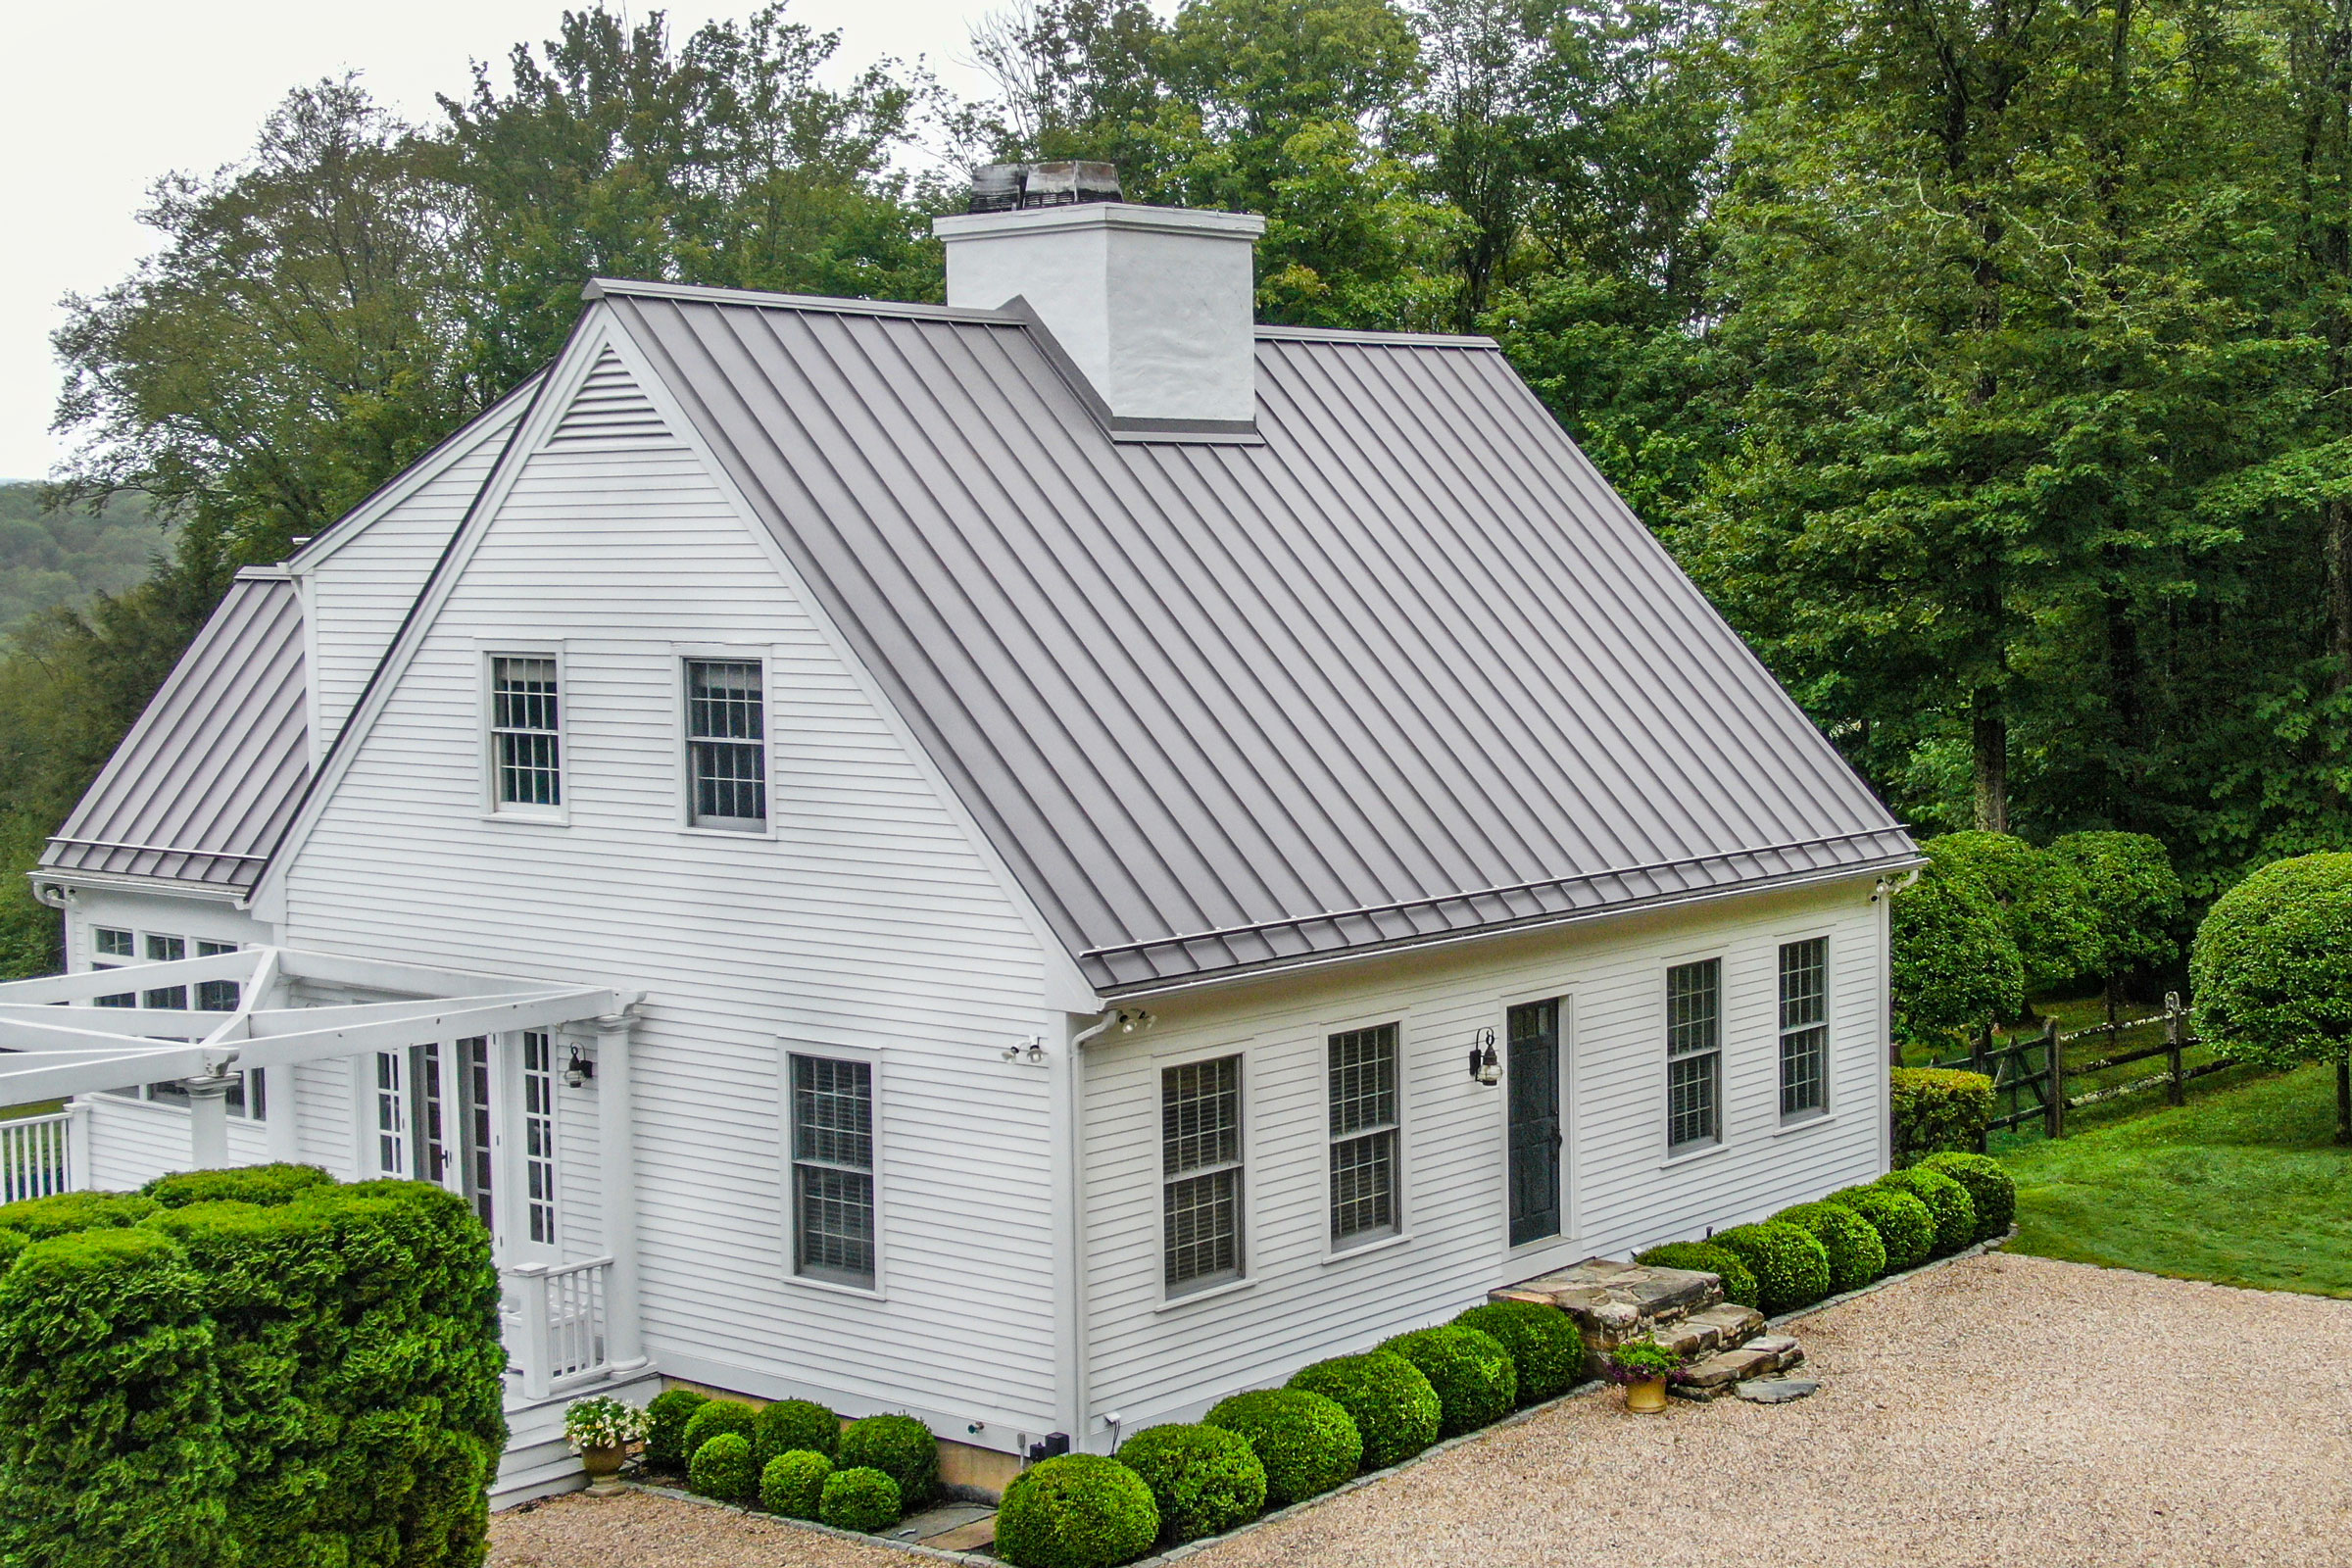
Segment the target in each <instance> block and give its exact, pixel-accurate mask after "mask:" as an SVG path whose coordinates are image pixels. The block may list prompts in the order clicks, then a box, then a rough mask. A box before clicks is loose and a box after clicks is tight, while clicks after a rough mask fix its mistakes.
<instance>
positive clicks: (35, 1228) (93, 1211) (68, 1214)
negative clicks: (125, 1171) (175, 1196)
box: [0, 1193, 162, 1242]
mask: <svg viewBox="0 0 2352 1568" xmlns="http://www.w3.org/2000/svg"><path fill="white" fill-rule="evenodd" d="M161 1206H162V1205H161V1204H159V1203H157V1202H156V1201H155V1200H154V1199H152V1198H143V1197H141V1196H140V1195H139V1194H137V1193H58V1194H56V1195H55V1196H53V1197H49V1198H27V1199H25V1200H23V1201H19V1202H14V1203H9V1204H7V1205H5V1206H0V1227H5V1228H6V1229H8V1230H12V1231H22V1232H24V1233H25V1237H26V1239H28V1240H30V1241H35V1242H45V1241H47V1240H48V1239H49V1238H50V1237H52V1236H72V1235H74V1234H76V1233H78V1232H81V1231H98V1230H108V1229H112V1228H115V1227H120V1226H126V1225H136V1224H137V1223H138V1222H139V1221H141V1220H143V1219H145V1218H146V1217H147V1216H148V1215H150V1214H152V1213H154V1212H155V1211H156V1209H158V1208H159V1207H161Z"/></svg>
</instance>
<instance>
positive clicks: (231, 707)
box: [41, 567, 310, 890]
mask: <svg viewBox="0 0 2352 1568" xmlns="http://www.w3.org/2000/svg"><path fill="white" fill-rule="evenodd" d="M302 643H303V639H302V600H301V596H300V594H299V593H298V592H297V591H296V588H295V585H294V583H293V580H292V579H291V578H290V577H289V576H288V575H287V574H286V573H285V572H284V571H283V570H276V569H269V568H256V567H247V568H246V569H245V570H243V571H240V572H239V573H237V578H236V581H235V582H233V583H232V584H230V585H229V590H228V594H227V596H226V597H225V598H223V599H222V600H221V605H220V608H219V609H217V610H215V611H214V612H213V616H212V619H210V620H208V621H206V622H205V625H204V629H203V630H202V631H200V632H198V633H197V634H196V640H195V642H194V643H192V644H191V645H190V646H189V648H188V651H187V652H186V653H185V654H184V655H182V656H181V657H180V661H179V663H178V664H177V665H176V666H175V667H174V668H173V669H172V674H171V677H170V678H169V679H168V680H166V681H165V682H164V684H163V688H162V689H161V690H160V691H158V692H157V693H156V694H155V696H154V698H153V699H152V700H150V701H149V703H148V704H147V710H146V711H145V712H143V713H141V714H140V715H139V718H138V722H137V723H135V724H133V725H132V726H131V728H130V733H129V734H127V735H125V736H124V737H123V743H122V745H120V746H118V747H117V748H115V755H114V756H113V757H112V758H111V759H109V760H108V761H107V764H106V767H105V769H104V770H103V771H101V772H100V773H99V775H98V778H97V781H96V782H95V783H93V784H91V786H90V788H89V790H88V792H87V793H86V794H84V795H83V796H82V798H81V804H80V805H78V806H76V807H75V808H74V809H73V815H72V816H70V817H68V818H67V819H66V825H65V826H64V827H63V828H61V829H60V830H59V831H58V834H57V836H56V837H55V838H53V839H51V840H50V841H49V847H48V849H47V850H46V851H45V852H44V853H43V854H42V856H41V864H42V865H43V866H44V867H47V868H49V869H53V870H71V871H87V872H103V873H108V874H111V875H117V876H138V877H151V878H156V879H159V880H163V881H170V882H179V883H195V884H200V885H205V886H213V887H224V888H235V889H239V890H243V889H246V888H250V887H251V886H252V885H253V884H254V882H255V880H256V879H257V878H258V877H259V876H260V875H261V871H262V864H263V860H264V859H265V858H266V857H267V856H268V855H269V853H270V848H271V846H272V845H274V844H275V843H276V842H277V838H278V835H279V833H280V832H281V831H283V829H284V828H285V825H286V823H287V822H288V821H289V820H290V819H291V818H292V816H293V814H294V809H295V807H296V805H297V804H298V803H299V802H300V800H301V798H302V791H303V786H304V783H305V780H306V778H307V776H308V773H309V766H310V747H309V742H308V738H307V736H306V734H305V732H304V707H305V704H304V694H303V669H302Z"/></svg>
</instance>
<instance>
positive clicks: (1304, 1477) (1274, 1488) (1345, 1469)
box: [1201, 1389, 1364, 1508]
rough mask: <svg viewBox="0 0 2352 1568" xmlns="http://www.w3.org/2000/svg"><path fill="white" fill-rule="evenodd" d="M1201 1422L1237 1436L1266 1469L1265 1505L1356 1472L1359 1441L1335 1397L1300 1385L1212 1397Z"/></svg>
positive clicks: (1322, 1488)
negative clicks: (1315, 1392) (1307, 1389)
mask: <svg viewBox="0 0 2352 1568" xmlns="http://www.w3.org/2000/svg"><path fill="white" fill-rule="evenodd" d="M1201 1421H1202V1424H1203V1425H1206V1426H1212V1427H1222V1428H1223V1429H1224V1430H1226V1431H1228V1432H1232V1433H1236V1434H1238V1435H1239V1436H1240V1437H1241V1438H1242V1440H1243V1441H1244V1442H1246V1443H1248V1444H1249V1445H1250V1452H1251V1453H1254V1454H1256V1455H1257V1462H1258V1463H1259V1464H1260V1465H1262V1466H1264V1467H1265V1472H1266V1506H1267V1507H1269V1508H1282V1507H1287V1506H1289V1505H1290V1504H1292V1503H1294V1502H1303V1501H1304V1500H1305V1499H1307V1498H1308V1497H1311V1496H1314V1495H1316V1494H1318V1493H1323V1492H1329V1491H1330V1490H1331V1489H1332V1488H1334V1487H1336V1486H1338V1485H1339V1484H1340V1483H1341V1482H1343V1481H1346V1480H1347V1479H1348V1477H1350V1476H1352V1475H1354V1474H1355V1473H1356V1470H1357V1468H1358V1467H1359V1466H1360V1465H1361V1464H1362V1462H1363V1457H1364V1440H1363V1437H1362V1435H1361V1434H1359V1433H1358V1432H1357V1431H1356V1430H1355V1422H1354V1420H1353V1419H1352V1418H1351V1417H1349V1415H1348V1412H1347V1410H1346V1409H1344V1408H1343V1407H1342V1406H1341V1405H1340V1404H1338V1403H1337V1402H1336V1401H1334V1400H1332V1399H1329V1398H1326V1397H1324V1396H1322V1395H1320V1394H1309V1393H1307V1392H1306V1391H1305V1390H1304V1389H1254V1390H1251V1391H1250V1392H1249V1393H1247V1394H1236V1395H1233V1396H1232V1397H1228V1398H1224V1399H1220V1400H1218V1401H1217V1403H1216V1405H1215V1406H1214V1407H1213V1408H1211V1409H1210V1411H1209V1412H1208V1414H1207V1415H1205V1416H1203V1417H1202V1418H1201Z"/></svg>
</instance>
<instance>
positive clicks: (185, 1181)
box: [139, 1165, 335, 1208]
mask: <svg viewBox="0 0 2352 1568" xmlns="http://www.w3.org/2000/svg"><path fill="white" fill-rule="evenodd" d="M334 1185H335V1179H334V1178H333V1177H332V1176H329V1175H328V1174H327V1173H326V1172H325V1171H323V1170H321V1169H320V1168H319V1167H318V1166H317V1165H238V1166H233V1167H231V1168H230V1169H227V1170H182V1171H173V1172H172V1174H171V1175H168V1176H158V1177H157V1178H156V1179H155V1180H153V1181H151V1182H149V1183H148V1184H147V1185H146V1186H144V1187H142V1188H140V1189H139V1192H140V1194H141V1196H143V1197H146V1198H151V1199H153V1200H155V1201H157V1202H158V1203H161V1204H162V1205H163V1206H164V1207H166V1208H186V1207H187V1206H188V1205H189V1204H191V1203H261V1204H265V1205H268V1204H273V1203H287V1202H291V1201H294V1200H295V1199H297V1198H301V1197H303V1196H304V1195H305V1194H308V1193H311V1192H313V1191H316V1190H317V1189H319V1188H321V1187H332V1186H334Z"/></svg>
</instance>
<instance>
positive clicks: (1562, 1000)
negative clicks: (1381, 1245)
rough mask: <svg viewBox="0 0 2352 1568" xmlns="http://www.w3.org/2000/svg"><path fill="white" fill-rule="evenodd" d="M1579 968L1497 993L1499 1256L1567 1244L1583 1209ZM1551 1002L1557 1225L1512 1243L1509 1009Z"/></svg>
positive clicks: (1566, 968) (1527, 1253)
mask: <svg viewBox="0 0 2352 1568" xmlns="http://www.w3.org/2000/svg"><path fill="white" fill-rule="evenodd" d="M1577 973H1578V970H1577V968H1576V967H1575V966H1573V965H1566V964H1563V965H1560V966H1558V967H1557V968H1555V969H1551V970H1547V971H1545V974H1544V979H1543V980H1542V981H1541V982H1539V983H1536V984H1533V985H1525V986H1517V987H1514V988H1512V989H1511V990H1509V991H1505V992H1502V993H1499V994H1498V995H1497V996H1496V997H1495V1001H1494V1014H1493V1016H1494V1019H1495V1021H1494V1023H1493V1024H1491V1025H1489V1026H1488V1027H1491V1028H1492V1029H1493V1030H1494V1031H1495V1048H1496V1054H1499V1055H1500V1056H1501V1058H1502V1082H1501V1083H1499V1084H1497V1085H1495V1101H1496V1103H1495V1138H1496V1147H1497V1149H1498V1150H1499V1151H1500V1158H1499V1160H1498V1162H1497V1166H1498V1169H1499V1171H1500V1173H1501V1177H1502V1179H1501V1181H1500V1183H1499V1184H1498V1185H1499V1187H1500V1192H1499V1193H1498V1194H1497V1195H1496V1202H1495V1239H1496V1243H1497V1245H1498V1246H1499V1247H1500V1249H1501V1251H1502V1255H1503V1256H1505V1257H1507V1258H1511V1259H1513V1260H1514V1262H1513V1266H1514V1267H1515V1266H1517V1263H1516V1260H1518V1259H1521V1258H1527V1257H1533V1256H1536V1255H1537V1254H1539V1253H1541V1252H1543V1251H1544V1250H1547V1249H1551V1248H1560V1247H1566V1246H1568V1245H1569V1244H1570V1242H1571V1241H1573V1239H1574V1238H1575V1237H1576V1236H1577V1235H1578V1234H1579V1225H1580V1222H1581V1218H1582V1216H1581V1214H1580V1212H1579V1210H1578V1208H1577V1200H1578V1196H1579V1190H1580V1189H1581V1187H1582V1185H1583V1184H1582V1183H1580V1182H1579V1181H1577V1180H1576V1156H1577V1154H1578V1153H1579V1152H1580V1151H1581V1149H1582V1140H1580V1139H1579V1138H1578V1137H1577V1136H1576V1101H1575V1085H1576V1068H1575V1057H1574V1053H1573V1049H1572V1043H1573V1041H1574V1039H1575V1021H1576V990H1575V980H1576V977H1577ZM1542 1002H1549V1003H1553V1004H1556V1005H1558V1007H1559V1017H1558V1019H1557V1021H1556V1023H1555V1026H1554V1027H1555V1028H1556V1029H1557V1031H1558V1039H1557V1040H1556V1041H1555V1042H1554V1043H1553V1053H1552V1054H1553V1060H1552V1089H1553V1092H1554V1094H1555V1095H1557V1097H1558V1100H1557V1106H1558V1115H1559V1122H1560V1147H1559V1150H1558V1152H1556V1153H1555V1154H1554V1156H1553V1162H1554V1166H1555V1174H1556V1176H1557V1178H1558V1181H1559V1184H1560V1228H1559V1229H1558V1230H1556V1231H1554V1232H1553V1233H1552V1234H1550V1235H1549V1236H1539V1237H1536V1238H1535V1239H1534V1240H1532V1241H1526V1242H1518V1243H1514V1242H1513V1241H1512V1240H1511V1009H1512V1008H1514V1007H1524V1006H1528V1005H1532V1004H1535V1003H1542ZM1462 1055H1463V1058H1464V1062H1463V1076H1464V1077H1467V1076H1468V1075H1469V1071H1468V1056H1469V1047H1468V1043H1467V1042H1465V1043H1464V1045H1463V1050H1462Z"/></svg>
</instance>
